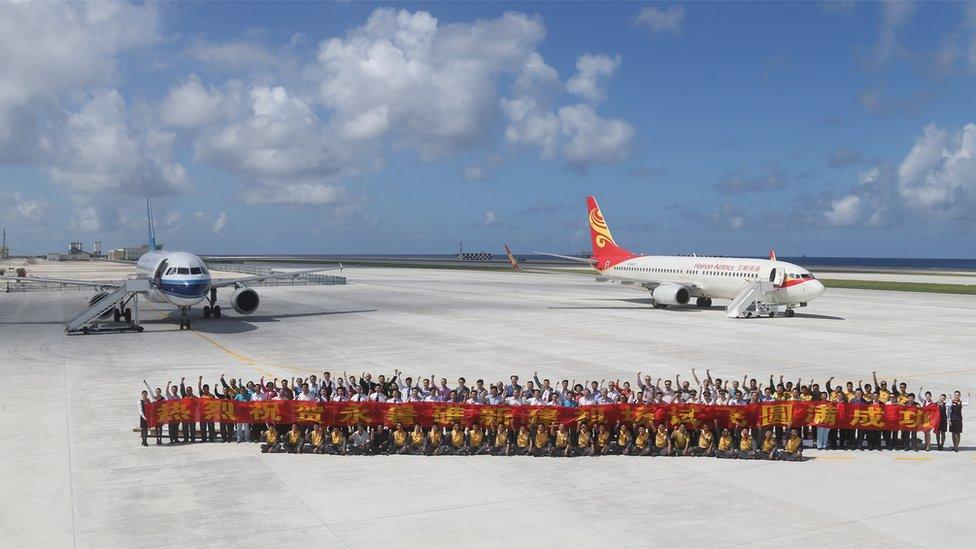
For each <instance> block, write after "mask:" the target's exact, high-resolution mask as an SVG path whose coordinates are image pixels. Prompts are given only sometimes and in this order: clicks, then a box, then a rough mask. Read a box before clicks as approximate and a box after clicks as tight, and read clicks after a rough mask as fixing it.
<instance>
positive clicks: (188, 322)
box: [186, 319, 190, 330]
mask: <svg viewBox="0 0 976 549" xmlns="http://www.w3.org/2000/svg"><path fill="white" fill-rule="evenodd" d="M186 329H187V330H189V329H190V321H189V319H187V321H186Z"/></svg>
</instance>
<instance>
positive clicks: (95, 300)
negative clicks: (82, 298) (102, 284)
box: [88, 292, 115, 320]
mask: <svg viewBox="0 0 976 549" xmlns="http://www.w3.org/2000/svg"><path fill="white" fill-rule="evenodd" d="M108 294H109V292H98V293H97V294H95V295H93V296H92V298H91V299H89V300H88V305H94V304H96V303H98V302H99V301H101V300H102V299H104V298H105V296H107V295H108ZM114 312H115V309H112V308H110V309H109V310H107V311H105V312H104V313H102V314H100V315H98V318H100V319H102V320H106V319H109V318H112V314H113V313H114Z"/></svg>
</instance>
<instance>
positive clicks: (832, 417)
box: [808, 404, 837, 427]
mask: <svg viewBox="0 0 976 549" xmlns="http://www.w3.org/2000/svg"><path fill="white" fill-rule="evenodd" d="M808 423H813V424H814V425H820V426H823V427H830V426H832V425H834V424H836V423H837V407H836V406H834V405H833V404H819V405H817V406H816V407H814V408H813V419H812V421H809V422H808Z"/></svg>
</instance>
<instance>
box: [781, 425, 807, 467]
mask: <svg viewBox="0 0 976 549" xmlns="http://www.w3.org/2000/svg"><path fill="white" fill-rule="evenodd" d="M780 459H782V460H784V461H801V460H802V459H803V439H802V438H800V435H799V434H798V433H797V432H796V429H790V436H789V438H787V439H786V444H785V445H784V448H783V450H782V452H780Z"/></svg>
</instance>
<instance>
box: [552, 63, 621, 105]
mask: <svg viewBox="0 0 976 549" xmlns="http://www.w3.org/2000/svg"><path fill="white" fill-rule="evenodd" d="M620 59H621V57H620V55H619V54H618V55H616V56H615V57H610V56H609V55H592V54H589V53H585V54H583V55H581V56H579V58H578V59H577V60H576V74H575V75H573V77H572V78H570V79H569V81H568V82H566V91H568V92H569V93H572V94H574V95H578V96H580V97H582V98H583V99H585V100H587V101H591V102H594V103H595V102H597V101H601V100H602V99H603V96H604V91H603V86H604V84H606V82H607V81H608V80H609V79H610V78H611V77H612V76H613V74H614V73H615V72H617V69H619V68H620Z"/></svg>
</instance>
